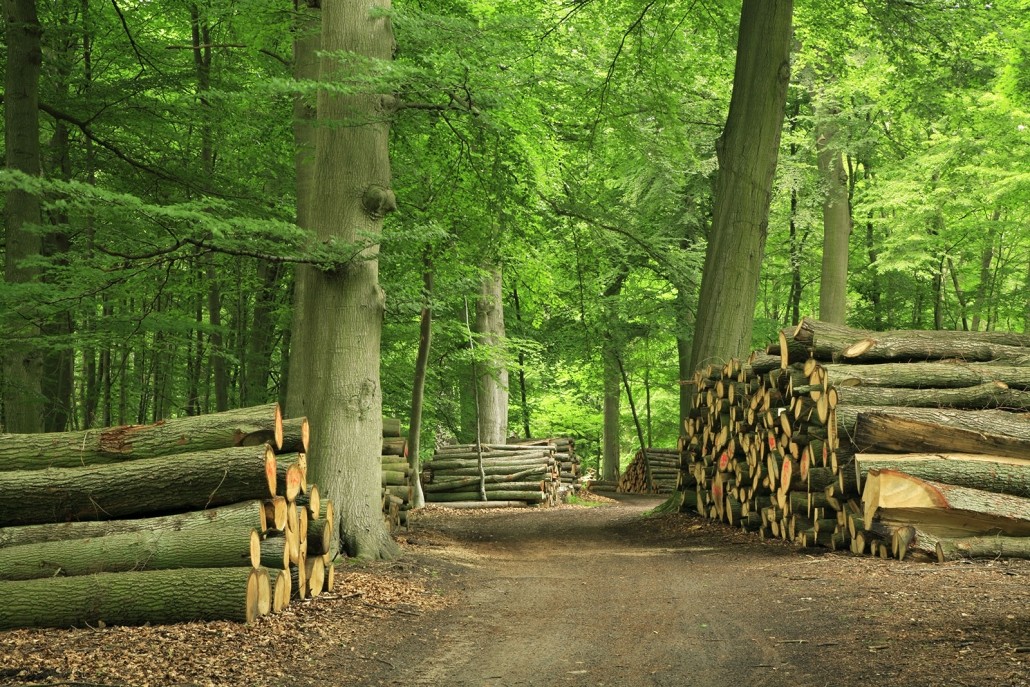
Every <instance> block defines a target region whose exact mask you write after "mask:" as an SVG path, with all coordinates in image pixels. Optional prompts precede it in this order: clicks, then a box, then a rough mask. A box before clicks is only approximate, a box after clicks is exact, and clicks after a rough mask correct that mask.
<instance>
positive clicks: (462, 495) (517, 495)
mask: <svg viewBox="0 0 1030 687" xmlns="http://www.w3.org/2000/svg"><path fill="white" fill-rule="evenodd" d="M486 495H487V500H488V501H489V500H495V501H528V502H531V503H539V502H541V501H543V500H544V497H545V494H544V492H542V491H539V490H537V491H519V490H512V491H487V492H486ZM477 499H479V492H475V491H449V492H442V493H432V494H426V501H433V502H438V501H442V502H446V501H476V500H477Z"/></svg>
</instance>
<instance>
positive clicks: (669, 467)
mask: <svg viewBox="0 0 1030 687" xmlns="http://www.w3.org/2000/svg"><path fill="white" fill-rule="evenodd" d="M645 457H646V462H645ZM680 465H681V463H680V452H679V449H675V448H649V449H647V452H646V456H645V452H643V451H637V454H636V455H635V456H633V460H631V461H630V463H629V465H627V466H626V471H625V472H624V473H622V475H621V476H620V477H619V486H618V489H617V490H618V491H620V492H622V493H628V494H671V493H672V492H673V491H675V489H676V485H677V484H679V476H680ZM649 473H650V481H649V480H648V474H649Z"/></svg>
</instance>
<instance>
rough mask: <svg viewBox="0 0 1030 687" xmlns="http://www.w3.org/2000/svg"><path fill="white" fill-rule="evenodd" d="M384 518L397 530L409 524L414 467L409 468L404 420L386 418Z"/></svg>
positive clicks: (384, 424)
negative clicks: (402, 428) (402, 422)
mask: <svg viewBox="0 0 1030 687" xmlns="http://www.w3.org/2000/svg"><path fill="white" fill-rule="evenodd" d="M382 464H383V519H384V520H385V521H386V526H387V527H388V528H389V529H390V530H391V531H394V530H396V529H398V528H400V527H407V525H408V510H409V509H410V508H411V501H412V486H411V477H410V476H411V467H410V466H409V465H408V440H407V439H406V438H405V437H404V432H403V431H402V430H401V421H400V420H398V419H396V418H389V417H384V418H383V452H382Z"/></svg>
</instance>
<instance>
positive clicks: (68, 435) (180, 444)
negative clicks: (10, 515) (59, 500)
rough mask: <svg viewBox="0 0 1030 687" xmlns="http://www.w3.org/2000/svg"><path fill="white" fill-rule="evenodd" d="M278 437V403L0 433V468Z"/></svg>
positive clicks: (116, 458) (96, 461) (101, 461)
mask: <svg viewBox="0 0 1030 687" xmlns="http://www.w3.org/2000/svg"><path fill="white" fill-rule="evenodd" d="M281 436H282V415H281V414H280V412H279V406H278V404H275V403H273V404H270V405H266V406H258V407H256V408H240V409H239V410H230V411H227V412H224V413H215V414H212V415H198V416H195V417H184V418H177V419H174V420H162V421H161V422H157V423H155V424H152V425H126V426H123V427H110V428H106V429H89V430H85V431H81V432H55V433H50V434H3V435H0V470H42V469H45V468H50V467H55V468H56V467H64V468H71V467H82V466H85V465H105V464H110V463H118V462H123V461H127V460H135V459H138V458H154V457H157V456H164V455H170V454H174V453H184V452H187V451H188V452H191V453H195V452H198V451H210V450H214V449H221V448H229V447H233V446H259V445H262V444H264V443H265V442H266V441H267V442H274V441H275V440H276V437H281Z"/></svg>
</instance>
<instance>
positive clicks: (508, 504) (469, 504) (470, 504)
mask: <svg viewBox="0 0 1030 687" xmlns="http://www.w3.org/2000/svg"><path fill="white" fill-rule="evenodd" d="M528 505H529V504H528V503H526V502H525V501H450V502H447V503H442V504H441V506H442V507H443V508H459V509H466V510H467V509H474V510H479V509H484V508H526V507H527V506H528Z"/></svg>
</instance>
